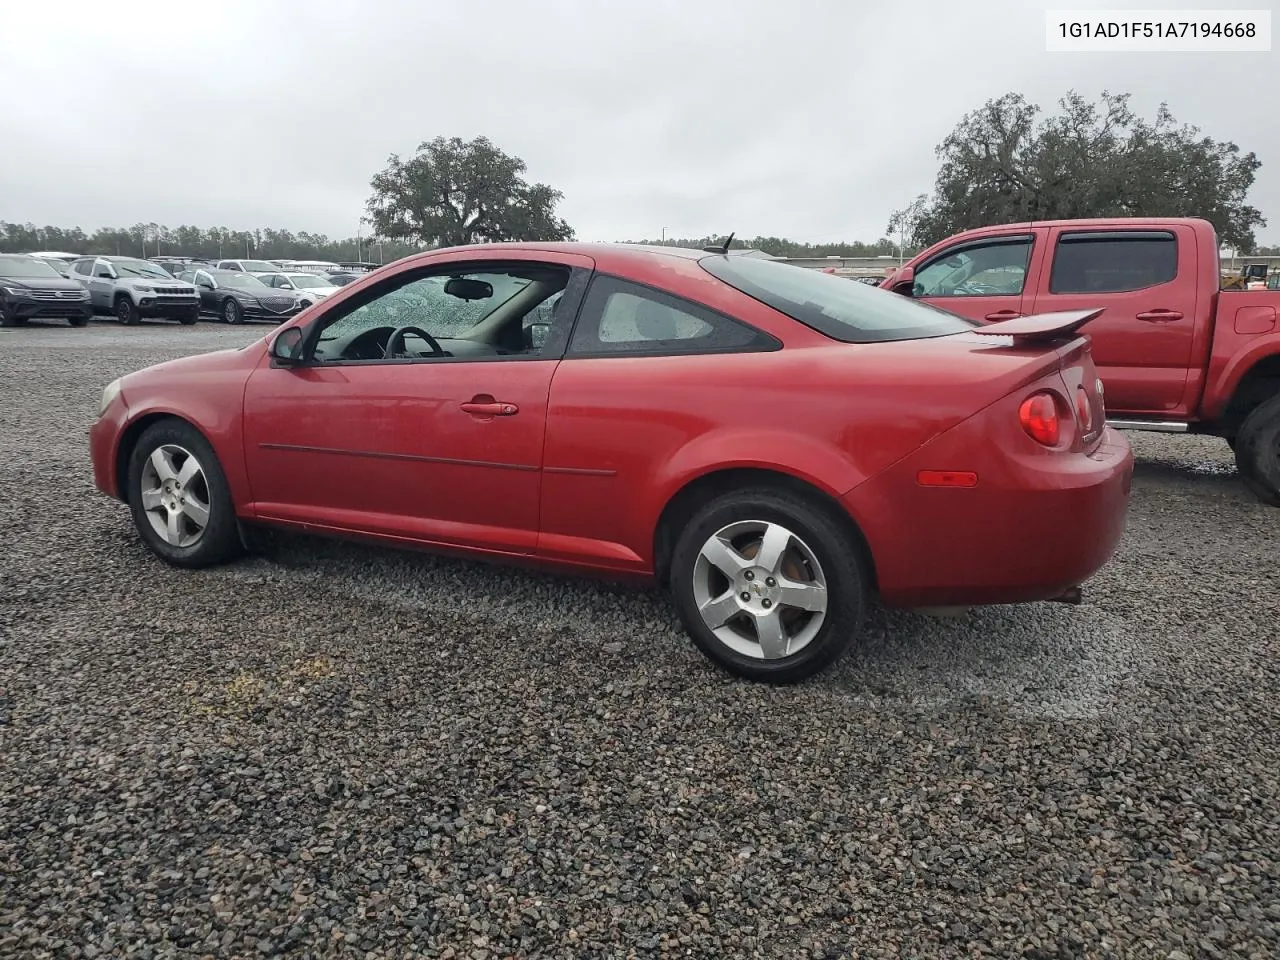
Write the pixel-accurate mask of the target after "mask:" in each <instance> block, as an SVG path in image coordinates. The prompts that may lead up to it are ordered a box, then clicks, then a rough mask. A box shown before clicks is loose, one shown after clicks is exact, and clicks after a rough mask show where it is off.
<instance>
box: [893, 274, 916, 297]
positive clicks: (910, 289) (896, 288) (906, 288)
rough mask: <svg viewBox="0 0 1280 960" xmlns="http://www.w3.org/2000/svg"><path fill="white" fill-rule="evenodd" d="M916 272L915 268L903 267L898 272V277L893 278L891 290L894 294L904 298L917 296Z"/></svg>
mask: <svg viewBox="0 0 1280 960" xmlns="http://www.w3.org/2000/svg"><path fill="white" fill-rule="evenodd" d="M915 287H916V270H915V267H903V268H902V269H901V270H899V271H898V273H897V276H895V277H894V278H893V286H892V287H891V289H892V290H893V292H894V293H900V294H902V295H903V296H904V297H913V296H915V294H916V289H915Z"/></svg>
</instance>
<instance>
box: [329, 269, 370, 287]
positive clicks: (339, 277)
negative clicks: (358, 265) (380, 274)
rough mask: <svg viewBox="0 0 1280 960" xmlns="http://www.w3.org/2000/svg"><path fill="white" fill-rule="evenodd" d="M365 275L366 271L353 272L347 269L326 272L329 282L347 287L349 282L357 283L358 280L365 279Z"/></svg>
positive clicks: (336, 285)
mask: <svg viewBox="0 0 1280 960" xmlns="http://www.w3.org/2000/svg"><path fill="white" fill-rule="evenodd" d="M365 275H366V274H364V273H351V271H347V270H338V271H335V273H330V274H325V276H326V278H328V280H329V283H332V284H334V285H335V287H346V285H347V284H348V283H355V282H356V280H362V279H365Z"/></svg>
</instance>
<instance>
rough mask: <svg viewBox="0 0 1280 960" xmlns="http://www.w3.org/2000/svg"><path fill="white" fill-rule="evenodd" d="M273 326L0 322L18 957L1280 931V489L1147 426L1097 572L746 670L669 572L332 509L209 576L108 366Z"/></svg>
mask: <svg viewBox="0 0 1280 960" xmlns="http://www.w3.org/2000/svg"><path fill="white" fill-rule="evenodd" d="M261 332H262V328H258V329H256V330H244V329H235V330H230V329H225V328H219V327H217V326H214V325H210V324H200V325H198V326H196V327H193V328H182V327H177V326H163V327H162V326H150V327H144V328H140V329H121V328H117V327H115V326H113V325H110V324H94V325H91V326H90V327H88V328H86V329H84V330H70V329H62V328H52V327H50V328H47V329H18V330H4V331H0V383H2V384H3V398H4V402H3V403H2V404H0V542H2V543H3V545H4V549H3V551H2V552H0V771H3V776H0V956H4V957H59V958H63V957H65V958H76V957H123V956H128V957H138V958H150V957H155V958H159V957H202V956H213V957H233V956H234V957H254V956H271V955H282V956H294V957H303V956H307V957H320V956H326V957H327V956H344V957H361V958H371V957H383V956H409V955H422V956H433V957H475V958H495V960H496V958H500V957H512V956H522V957H523V956H528V957H534V956H609V957H614V956H616V957H647V956H657V955H687V956H700V957H759V956H779V957H825V958H837V957H854V956H859V957H898V956H903V955H907V956H945V957H950V956H956V957H959V956H974V955H992V956H1027V957H1038V958H1052V957H1060V958H1066V957H1073V958H1074V957H1104V956H1134V957H1148V956H1149V957H1161V958H1169V960H1177V958H1184V960H1189V958H1201V957H1208V958H1216V957H1228V956H1231V957H1274V956H1276V955H1277V954H1280V841H1277V836H1280V789H1278V781H1280V767H1278V764H1277V758H1278V756H1280V749H1278V748H1280V734H1278V732H1280V713H1278V711H1277V698H1276V686H1277V677H1278V670H1277V665H1276V663H1277V654H1280V638H1278V636H1277V633H1278V632H1280V628H1278V627H1277V624H1280V602H1278V600H1277V598H1278V597H1280V564H1277V562H1276V561H1277V548H1276V539H1277V533H1280V511H1276V510H1270V509H1267V508H1265V507H1262V506H1260V505H1258V504H1256V503H1255V502H1253V501H1252V500H1251V499H1250V497H1249V496H1248V495H1247V494H1246V493H1245V491H1244V490H1243V488H1242V487H1241V485H1240V484H1239V482H1238V480H1237V478H1236V476H1235V473H1234V469H1233V468H1232V466H1231V460H1230V457H1229V454H1228V451H1227V449H1226V447H1225V445H1224V444H1222V443H1221V442H1219V441H1213V440H1207V439H1196V438H1165V437H1159V436H1135V437H1134V438H1133V442H1134V446H1135V448H1136V450H1137V452H1138V456H1139V466H1138V473H1137V478H1136V481H1135V488H1134V495H1133V502H1132V511H1131V515H1130V521H1129V528H1128V534H1127V536H1126V538H1125V540H1124V543H1123V546H1122V548H1121V550H1120V553H1119V555H1118V556H1117V557H1116V559H1115V560H1114V561H1113V562H1112V563H1111V564H1110V565H1109V566H1108V567H1107V568H1106V569H1105V570H1104V571H1103V572H1102V573H1100V574H1099V575H1098V576H1097V577H1096V578H1095V580H1094V581H1093V582H1092V583H1091V584H1089V586H1088V587H1087V588H1086V594H1085V603H1084V605H1082V606H1080V607H1076V608H1073V607H1066V606H1060V605H1052V604H1046V605H1040V606H1036V607H1025V608H1009V609H996V610H986V611H981V612H975V613H973V614H970V615H969V616H967V617H966V618H963V619H959V620H939V619H929V618H924V617H919V616H912V615H907V614H902V613H884V612H880V613H877V614H876V615H875V617H874V619H873V623H872V629H871V632H870V634H869V636H868V638H867V641H866V643H865V644H864V645H863V646H862V647H861V648H860V649H859V650H858V651H857V652H856V653H855V654H853V655H851V656H849V657H847V658H846V659H845V660H844V661H842V662H841V664H840V665H839V666H838V667H837V668H836V669H835V670H833V671H832V672H830V673H828V674H826V675H825V676H823V677H822V678H821V679H819V680H818V681H816V682H812V683H809V684H807V685H804V686H801V687H796V688H790V689H781V690H779V689H771V688H766V687H762V686H753V685H748V684H745V683H740V682H736V681H733V680H731V679H727V678H726V677H725V676H723V675H721V674H719V673H718V672H716V671H715V670H714V669H713V668H712V667H711V666H710V665H709V664H708V663H707V662H706V661H705V660H704V659H703V658H702V657H701V655H699V654H698V653H697V652H696V651H695V650H694V649H693V648H692V646H691V644H690V643H689V642H688V641H687V640H686V639H685V638H684V637H683V636H682V635H681V633H680V632H679V630H678V628H677V626H676V624H675V621H674V619H673V617H672V615H671V614H670V613H669V612H668V609H667V605H666V603H665V602H664V600H663V598H662V597H661V596H658V595H654V594H651V593H648V592H644V591H638V590H635V589H624V588H617V587H610V586H601V585H599V584H594V583H587V582H580V581H575V580H563V579H557V578H553V577H549V576H538V575H531V574H528V573H524V572H514V571H509V570H503V569H498V568H490V567H485V566H481V565H474V564H468V563H462V562H457V561H446V560H438V559H433V558H431V557H426V556H419V555H412V554H401V553H394V552H388V551H383V550H375V549H370V548H364V547H355V546H346V545H338V544H331V543H325V542H320V541H313V540H308V539H301V538H290V537H277V538H273V539H272V540H271V541H270V542H269V543H268V544H267V546H266V553H265V555H264V556H260V557H257V558H254V559H251V560H247V561H244V562H242V563H239V564H237V565H234V566H230V567H227V568H223V569H219V570H215V571H206V572H201V573H187V572H182V571H177V570H174V569H171V568H168V567H166V566H164V565H162V564H161V563H159V562H158V561H156V560H153V559H152V558H151V557H150V555H149V554H147V553H146V552H144V550H143V548H142V546H141V545H140V543H139V541H138V540H137V539H136V538H135V536H134V534H133V532H132V530H131V528H130V525H129V523H128V517H127V513H126V510H125V509H124V508H123V507H122V506H120V505H118V504H115V503H113V502H110V501H108V500H107V499H105V498H104V497H102V496H101V495H99V494H97V493H96V492H95V491H94V489H93V487H92V482H91V477H90V472H89V466H88V462H87V449H86V442H85V430H86V428H87V427H88V425H89V422H90V420H91V418H92V416H93V414H94V412H95V410H96V403H97V398H98V395H99V392H100V390H101V388H102V386H103V385H104V384H105V383H106V382H107V381H108V380H110V379H111V378H113V377H115V376H117V375H119V374H122V373H125V372H127V371H129V370H132V369H135V368H137V367H139V366H143V365H145V364H148V363H152V362H156V361H158V360H161V359H165V358H168V357H173V356H179V355H183V354H187V353H194V352H199V351H203V350H208V349H214V348H217V347H220V346H229V345H237V344H240V343H243V342H246V341H247V340H249V339H250V338H251V337H253V336H256V335H258V334H260V333H261Z"/></svg>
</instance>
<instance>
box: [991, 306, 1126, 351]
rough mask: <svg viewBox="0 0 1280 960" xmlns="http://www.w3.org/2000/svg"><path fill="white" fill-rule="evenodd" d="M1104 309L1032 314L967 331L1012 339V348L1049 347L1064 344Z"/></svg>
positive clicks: (1104, 308)
mask: <svg viewBox="0 0 1280 960" xmlns="http://www.w3.org/2000/svg"><path fill="white" fill-rule="evenodd" d="M1105 310H1106V307H1098V308H1096V309H1093V310H1061V311H1059V312H1057V313H1033V314H1031V315H1030V316H1026V317H1014V318H1013V319H1012V320H1000V321H998V322H996V323H987V324H983V325H981V326H978V327H974V328H973V329H972V330H970V331H969V332H970V333H979V334H982V335H983V336H984V337H1012V338H1013V342H1014V343H1015V344H1020V343H1050V342H1052V341H1054V340H1065V339H1066V338H1067V337H1069V336H1071V335H1072V334H1073V333H1075V332H1076V331H1077V330H1079V329H1080V328H1081V327H1083V326H1084V325H1085V324H1086V323H1088V322H1089V321H1090V320H1094V319H1096V318H1097V317H1099V316H1101V315H1102V313H1103V312H1104V311H1105Z"/></svg>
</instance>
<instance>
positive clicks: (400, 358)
mask: <svg viewBox="0 0 1280 960" xmlns="http://www.w3.org/2000/svg"><path fill="white" fill-rule="evenodd" d="M1096 313H1097V311H1096V310H1091V309H1076V310H1070V311H1066V312H1062V313H1054V314H1050V315H1046V316H1042V317H1028V318H1024V319H1021V320H1015V321H1011V322H1009V323H1005V324H1000V325H991V326H986V327H983V326H980V325H978V324H975V323H973V322H971V321H969V320H965V319H963V318H960V317H957V316H954V315H952V314H949V313H947V312H945V311H942V310H938V309H935V308H932V307H928V306H926V305H924V304H920V303H915V302H912V301H911V300H909V299H906V298H903V297H897V296H893V295H890V294H888V293H886V292H885V291H883V290H878V289H876V288H873V287H868V286H865V285H863V284H859V283H849V282H848V281H846V280H842V279H840V278H838V277H832V276H825V275H823V274H820V273H817V272H815V271H808V270H803V269H799V268H797V267H794V266H790V265H787V264H781V263H775V262H771V261H766V260H756V259H749V258H744V257H736V256H725V255H723V254H719V253H711V254H708V253H705V252H700V251H694V250H678V249H675V248H663V249H662V250H661V251H658V250H654V249H652V248H643V247H632V246H630V245H624V244H619V245H611V244H572V243H546V244H538V243H525V244H502V245H492V246H476V247H462V248H452V249H448V250H440V251H432V252H428V253H424V254H420V255H416V256H413V257H410V258H406V259H404V260H401V261H398V262H397V263H395V264H392V265H389V266H388V267H386V268H384V269H383V270H381V271H379V272H377V273H375V274H370V275H369V276H368V277H366V279H365V280H364V281H362V282H360V283H359V284H357V285H356V286H354V287H353V288H351V289H350V290H349V291H344V292H343V293H342V295H340V296H336V297H332V298H330V299H329V300H327V301H325V302H323V303H319V304H316V305H315V306H314V307H312V308H311V309H310V310H308V311H307V312H306V313H305V314H303V315H302V316H300V317H298V318H296V319H295V320H293V321H290V322H287V323H285V324H284V326H283V329H280V330H276V331H272V333H271V334H269V335H268V336H266V337H264V338H262V339H261V340H259V341H257V342H256V343H254V344H251V345H249V346H248V347H245V348H243V349H239V350H223V351H219V352H216V353H211V354H205V355H203V356H192V357H186V358H184V359H180V360H173V361H169V362H167V363H163V364H161V365H159V366H154V367H150V368H148V369H146V370H142V371H140V372H136V373H132V374H130V375H128V376H125V377H123V378H122V379H119V380H116V381H113V382H112V383H110V384H109V385H108V386H107V387H106V389H105V390H104V392H103V396H102V403H101V406H100V410H99V417H98V420H97V422H96V423H95V424H94V426H93V427H92V429H91V449H92V459H93V469H94V481H95V483H96V485H97V487H98V489H100V490H102V491H104V492H105V493H107V494H109V495H111V496H113V497H117V498H119V499H121V500H124V501H126V502H127V503H128V504H129V505H130V508H131V510H132V515H133V519H134V523H135V525H136V527H137V530H138V532H139V534H140V536H141V538H142V539H143V541H144V542H145V543H146V545H147V546H148V547H149V548H150V549H151V550H152V551H153V552H154V553H155V554H156V555H157V556H159V557H161V558H163V559H164V560H166V561H168V562H169V563H172V564H175V565H177V566H184V567H203V566H207V565H210V564H214V563H218V562H220V561H225V560H227V559H229V558H231V557H233V556H235V555H236V554H237V553H238V552H239V551H240V549H241V545H242V541H241V537H240V532H239V530H238V526H239V525H240V524H241V523H265V524H273V525H278V526H282V527H286V528H295V529H304V530H312V531H316V532H320V531H323V532H326V533H328V534H333V535H339V536H353V537H364V538H372V539H374V540H381V541H383V542H386V543H389V544H395V545H401V546H418V547H422V548H426V549H432V550H440V551H445V552H461V553H463V554H465V555H469V556H475V557H482V558H489V559H493V560H502V561H516V562H522V563H533V564H538V565H544V566H550V567H558V568H564V569H569V570H575V571H580V572H591V573H595V574H598V575H604V576H609V577H621V578H638V579H642V580H657V581H658V582H660V583H665V584H667V585H669V587H670V589H671V591H672V593H673V595H674V601H675V606H676V609H677V610H678V611H679V615H680V617H681V619H682V621H683V623H684V625H685V627H686V629H687V630H688V632H689V634H690V636H691V637H692V638H693V640H694V642H695V643H696V644H697V645H698V646H699V647H700V648H701V649H702V650H703V651H704V652H705V653H706V654H707V655H708V656H710V657H711V658H712V659H714V660H715V661H716V662H717V663H719V664H721V665H722V666H724V667H725V668H727V669H729V670H731V671H734V672H736V673H738V674H741V675H744V676H747V677H752V678H757V679H762V680H770V681H791V680H798V679H801V678H803V677H806V676H809V675H811V674H813V673H815V672H817V671H819V670H821V669H823V668H824V667H825V666H826V665H827V664H829V663H831V662H832V661H833V660H835V659H836V658H837V657H838V656H839V655H840V654H841V652H842V651H843V650H845V648H846V647H847V646H848V645H849V644H850V643H851V642H853V641H855V640H856V638H857V637H858V636H859V631H860V625H861V623H862V618H863V612H864V610H865V608H866V604H867V600H868V597H869V596H870V595H871V594H873V593H874V594H877V595H878V596H879V597H880V598H881V600H882V601H884V602H885V603H887V604H890V605H901V606H911V607H919V606H949V605H970V604H986V603H1013V602H1021V601H1041V600H1065V601H1068V602H1078V600H1079V597H1080V591H1079V589H1078V588H1079V585H1080V584H1081V583H1082V582H1083V581H1085V580H1086V579H1087V578H1089V577H1090V576H1091V575H1092V574H1093V573H1094V572H1095V571H1096V570H1098V569H1099V567H1101V566H1102V565H1103V564H1104V563H1105V562H1106V561H1107V559H1108V558H1109V557H1110V556H1111V554H1112V552H1113V550H1114V549H1115V547H1116V544H1117V542H1118V540H1119V538H1120V536H1121V533H1122V531H1123V527H1124V519H1125V513H1126V505H1127V501H1128V491H1129V485H1130V479H1131V475H1132V470H1133V455H1132V452H1131V451H1130V449H1129V446H1128V444H1127V443H1126V442H1125V440H1124V438H1123V436H1122V435H1120V434H1118V433H1116V432H1115V431H1113V430H1111V429H1110V428H1109V427H1107V426H1106V425H1105V423H1104V422H1103V416H1102V397H1101V395H1100V393H1099V392H1098V390H1097V376H1096V373H1095V369H1094V365H1093V361H1092V359H1091V357H1090V355H1089V342H1088V340H1087V339H1086V338H1085V337H1083V336H1080V335H1079V334H1078V330H1079V329H1080V328H1081V327H1082V326H1083V325H1084V324H1086V323H1088V322H1089V321H1090V320H1091V319H1092V318H1093V317H1094V316H1095V315H1096ZM539 328H540V329H539ZM515 652H516V651H514V650H513V655H514V654H515Z"/></svg>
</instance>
